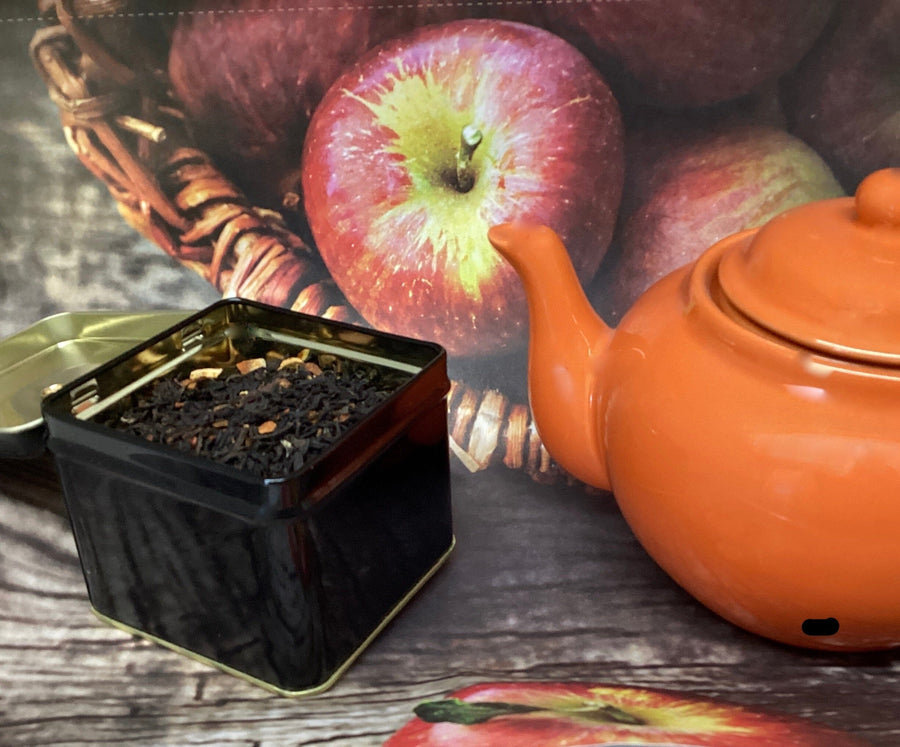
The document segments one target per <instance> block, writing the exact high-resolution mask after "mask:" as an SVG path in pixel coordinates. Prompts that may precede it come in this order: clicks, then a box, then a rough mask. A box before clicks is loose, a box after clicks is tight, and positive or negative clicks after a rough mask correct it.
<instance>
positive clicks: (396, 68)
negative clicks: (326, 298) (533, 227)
mask: <svg viewBox="0 0 900 747" xmlns="http://www.w3.org/2000/svg"><path fill="white" fill-rule="evenodd" d="M622 139H623V137H622V124H621V117H620V113H619V107H618V104H617V103H616V101H615V99H614V98H613V96H612V93H611V92H610V90H609V88H608V87H607V85H606V83H605V82H604V81H603V79H602V78H601V77H600V76H599V75H598V73H597V72H596V71H595V70H594V68H593V66H592V65H591V64H590V63H589V62H588V60H587V59H586V58H585V57H584V56H583V55H581V53H579V52H578V51H577V50H576V49H575V48H574V47H572V46H571V45H569V44H568V43H566V42H564V41H563V40H562V39H560V38H559V37H557V36H554V35H553V34H551V33H549V32H548V31H544V30H543V29H539V28H537V27H534V26H528V25H526V24H520V23H515V22H510V21H500V20H466V21H456V22H450V23H447V24H442V25H437V26H429V27H425V28H421V29H417V30H416V31H414V32H412V33H410V34H408V35H406V36H404V37H400V38H398V39H394V40H391V41H389V42H386V43H385V44H383V45H381V46H379V47H376V48H375V49H373V50H372V51H371V52H370V53H369V54H368V55H367V56H366V57H364V58H363V59H362V60H360V61H359V63H358V64H357V65H355V66H354V67H351V68H350V69H349V70H348V71H347V72H346V73H345V74H344V75H343V76H342V77H341V78H340V79H338V80H337V81H336V82H335V84H334V85H333V86H332V87H331V88H330V89H329V91H328V93H327V94H326V96H325V98H324V99H323V100H322V103H321V104H320V106H319V108H318V109H317V110H316V113H315V114H314V116H313V119H312V122H311V124H310V128H309V131H308V133H307V138H306V143H305V149H304V155H303V168H302V170H303V194H304V200H305V207H306V213H307V217H308V219H309V223H310V227H311V229H312V233H313V237H314V239H315V243H316V246H317V247H318V249H319V252H320V253H321V255H322V258H323V259H324V261H325V263H326V264H327V266H328V269H329V271H330V272H331V275H332V277H333V278H334V280H335V282H336V283H337V284H338V286H339V287H340V289H341V290H342V291H343V293H344V295H345V296H346V297H347V299H348V300H349V301H350V303H351V304H352V305H353V306H354V307H355V308H356V310H357V311H359V312H360V314H362V316H363V317H364V318H365V319H366V321H368V322H369V323H370V324H372V325H374V326H376V327H379V328H380V329H384V330H387V331H391V332H395V333H399V334H404V335H409V336H412V337H421V338H426V339H432V340H436V341H437V342H439V343H441V344H442V345H443V346H444V347H445V348H447V350H448V351H449V352H450V353H451V354H456V355H478V354H485V353H494V352H497V351H502V350H504V349H506V350H513V349H515V348H517V347H520V346H521V344H522V343H524V338H525V334H524V332H525V328H526V320H527V313H526V304H525V297H524V292H523V290H522V287H521V283H520V282H519V280H518V278H517V277H516V275H515V273H514V271H513V270H512V268H511V267H510V266H509V265H507V264H506V262H505V261H504V260H503V259H502V258H501V257H500V256H499V255H498V254H497V253H496V252H495V251H494V250H493V248H492V247H491V245H490V243H489V242H488V240H487V232H488V229H489V228H490V227H491V226H493V225H496V224H498V223H504V222H507V221H514V220H518V221H528V222H536V223H543V224H546V225H549V226H551V227H552V228H553V229H554V230H555V231H556V232H557V233H558V234H559V235H560V236H561V237H562V238H563V240H564V241H565V242H566V246H567V247H568V248H569V251H570V254H571V255H572V261H573V264H574V265H575V268H576V271H577V272H578V273H579V277H580V278H581V280H582V282H586V281H588V280H589V279H590V278H591V277H592V276H593V275H594V274H595V272H596V270H597V268H598V266H599V264H600V260H601V259H602V257H603V254H604V252H605V250H606V248H607V246H608V244H609V242H610V239H611V237H612V230H613V226H614V223H615V219H616V213H617V210H618V205H619V200H620V197H621V189H622V181H623V173H624V158H623V145H622Z"/></svg>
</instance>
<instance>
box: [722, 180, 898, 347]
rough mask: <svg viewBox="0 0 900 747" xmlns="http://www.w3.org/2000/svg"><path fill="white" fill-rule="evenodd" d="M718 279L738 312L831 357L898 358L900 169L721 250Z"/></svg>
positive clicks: (782, 218)
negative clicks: (847, 194)
mask: <svg viewBox="0 0 900 747" xmlns="http://www.w3.org/2000/svg"><path fill="white" fill-rule="evenodd" d="M718 279H719V284H720V286H721V288H722V291H723V292H724V294H725V296H726V297H727V298H728V300H729V301H730V303H731V304H732V305H734V306H735V307H736V308H737V309H738V310H739V311H740V312H741V313H743V314H744V315H745V316H747V317H749V318H750V319H751V320H753V321H754V322H755V323H756V324H758V325H760V326H762V327H764V328H766V329H768V330H769V331H771V332H774V333H775V334H777V335H779V336H781V337H784V338H787V339H790V340H792V341H793V342H795V343H798V344H800V345H803V346H805V347H808V348H812V349H814V350H817V351H820V352H824V353H827V354H829V355H832V356H838V357H841V358H849V359H852V360H857V361H864V362H868V363H880V364H891V365H900V168H892V169H884V170H882V171H876V172H875V173H873V174H870V175H869V176H868V177H866V178H865V179H864V180H863V181H862V183H861V184H860V185H859V187H858V189H857V191H856V196H855V198H854V197H843V198H838V199H831V200H821V201H819V202H811V203H808V204H806V205H801V206H799V207H796V208H793V209H792V210H788V211H786V212H784V213H782V214H781V215H779V216H777V217H775V218H773V219H772V220H771V221H769V222H768V223H767V224H766V225H764V226H763V227H762V228H760V229H759V230H758V231H754V232H748V234H747V235H746V236H745V237H744V238H743V239H742V240H739V241H738V242H737V243H736V244H734V245H733V246H732V247H731V248H730V249H728V250H726V251H725V254H724V255H723V257H722V259H721V262H720V264H719V268H718Z"/></svg>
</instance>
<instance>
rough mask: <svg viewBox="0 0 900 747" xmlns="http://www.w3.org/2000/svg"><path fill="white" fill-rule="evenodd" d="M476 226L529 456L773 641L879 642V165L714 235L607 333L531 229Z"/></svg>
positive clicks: (858, 646)
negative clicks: (504, 268)
mask: <svg viewBox="0 0 900 747" xmlns="http://www.w3.org/2000/svg"><path fill="white" fill-rule="evenodd" d="M488 237H489V240H490V241H491V243H492V244H493V245H494V247H495V248H496V249H497V250H498V251H499V252H500V253H501V254H502V255H503V256H504V257H505V258H506V259H507V260H508V261H509V262H510V263H511V264H512V266H513V268H514V269H515V270H516V271H517V273H518V274H519V276H520V277H521V279H522V282H523V285H524V288H525V292H526V296H527V298H528V307H529V319H530V331H529V334H530V349H529V396H530V401H531V407H532V411H533V415H534V419H535V423H536V426H537V429H538V431H539V433H540V435H541V438H542V439H543V441H544V444H545V446H546V447H547V450H548V451H549V452H550V454H551V455H553V457H554V458H555V459H556V460H557V462H558V463H559V464H560V465H561V466H562V467H563V468H564V469H566V470H567V471H568V472H570V473H571V474H572V475H574V476H575V477H577V478H580V479H581V480H583V481H585V482H587V483H589V484H591V485H595V486H598V487H600V488H604V489H606V490H611V491H612V492H613V494H614V496H615V498H616V500H617V502H618V504H619V506H620V507H621V510H622V513H623V515H624V517H625V519H626V521H627V522H628V524H629V526H630V527H631V529H632V530H633V531H634V533H635V535H636V537H637V538H638V540H639V541H640V542H641V544H642V545H643V546H644V548H645V549H646V550H647V552H648V553H649V554H650V555H651V556H652V557H653V558H654V560H656V562H657V563H658V564H659V565H660V566H661V567H662V568H663V569H664V570H665V571H666V572H667V573H669V575H671V576H672V578H673V579H674V580H675V581H676V582H677V583H678V584H680V585H681V586H682V587H683V588H684V589H685V590H687V591H688V592H689V593H690V594H692V595H693V596H694V597H696V598H697V599H698V600H699V601H700V602H702V603H703V604H705V605H706V606H707V607H709V608H710V609H712V610H713V611H715V612H716V613H718V614H719V615H721V616H722V617H724V618H726V619H727V620H730V621H731V622H732V623H735V624H736V625H739V626H741V627H743V628H745V629H747V630H750V631H752V632H754V633H757V634H759V635H762V636H766V637H768V638H772V639H775V640H777V641H781V642H783V643H788V644H793V645H797V646H805V647H809V648H821V649H840V650H848V651H852V650H856V651H860V650H874V649H886V648H891V647H895V646H900V169H886V170H883V171H878V172H875V173H874V174H871V175H870V176H869V177H868V178H866V179H865V180H864V181H863V182H862V184H861V185H860V186H859V189H858V190H857V193H856V196H855V198H853V197H846V198H839V199H833V200H824V201H820V202H813V203H809V204H806V205H803V206H800V207H797V208H794V209H792V210H789V211H787V212H785V213H782V214H781V215H779V216H777V217H776V218H774V219H773V220H771V221H770V222H769V223H767V224H766V225H765V226H763V227H762V228H759V229H753V230H749V231H744V232H741V233H738V234H735V235H734V236H731V237H728V238H726V239H724V240H722V241H720V242H718V243H717V244H715V245H714V246H712V247H711V248H710V249H708V250H707V251H706V252H705V253H704V254H703V255H702V256H701V257H700V258H699V259H698V260H697V261H696V262H694V263H693V264H691V265H688V266H686V267H683V268H681V269H680V270H677V271H675V272H673V273H672V274H670V275H669V276H667V277H665V278H663V279H662V280H660V281H659V282H657V283H656V284H655V285H654V286H652V287H651V288H650V289H648V290H647V291H646V292H645V293H644V294H643V296H641V298H639V299H638V301H637V302H636V303H635V305H634V306H633V307H632V308H631V309H630V310H629V311H628V313H627V314H626V315H625V316H624V318H623V319H622V321H621V323H620V324H619V325H618V327H617V329H615V330H612V329H610V328H609V327H607V326H606V325H605V324H604V323H603V321H602V320H601V319H600V318H599V316H597V315H596V314H595V312H594V311H593V309H592V308H591V306H590V304H589V302H588V300H587V298H586V297H585V295H584V292H583V291H582V289H581V286H580V284H579V282H578V279H577V277H576V275H575V272H574V270H573V269H572V265H571V263H570V261H569V257H568V254H567V252H566V249H565V247H564V246H563V244H562V243H561V241H560V239H559V238H558V237H557V236H556V234H555V233H553V231H552V230H550V229H549V228H546V227H543V226H529V225H522V224H515V223H507V224H503V225H499V226H495V227H493V228H491V229H490V231H489V234H488Z"/></svg>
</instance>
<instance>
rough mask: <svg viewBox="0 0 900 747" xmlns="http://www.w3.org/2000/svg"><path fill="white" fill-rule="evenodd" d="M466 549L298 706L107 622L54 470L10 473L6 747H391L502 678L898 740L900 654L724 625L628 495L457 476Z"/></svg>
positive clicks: (458, 517)
mask: <svg viewBox="0 0 900 747" xmlns="http://www.w3.org/2000/svg"><path fill="white" fill-rule="evenodd" d="M453 497H454V514H455V531H456V535H457V540H458V544H457V548H456V550H455V551H454V553H453V555H452V556H451V558H450V560H449V561H448V563H447V564H446V565H445V566H444V568H443V569H442V570H441V571H440V572H439V573H438V574H437V575H436V576H435V577H434V578H433V579H432V580H431V582H430V583H429V584H428V585H427V586H426V587H425V588H424V589H423V591H422V592H421V593H420V594H419V595H418V596H417V597H416V598H414V599H413V601H412V602H411V604H410V605H409V606H408V607H406V608H405V609H404V610H403V611H402V612H401V614H400V615H399V616H398V617H397V618H396V619H395V620H394V621H393V622H392V623H391V624H390V626H389V627H388V628H387V629H386V630H385V631H384V632H383V633H382V635H381V636H380V637H379V638H378V639H377V640H376V641H375V643H374V644H373V645H372V646H371V647H370V648H369V649H367V650H366V651H365V652H364V653H363V655H362V656H361V657H360V659H359V660H358V661H357V662H356V663H355V664H354V665H353V666H352V667H351V668H350V669H349V671H348V672H347V673H346V674H345V675H344V676H343V678H341V679H340V680H339V682H338V683H337V685H336V686H335V687H334V688H332V689H331V690H329V691H328V692H326V693H325V694H323V695H320V696H317V697H315V698H312V699H303V700H291V699H284V698H280V697H278V696H275V695H271V694H269V693H267V692H265V691H263V690H261V689H259V688H257V687H255V686H253V685H251V684H249V683H246V682H244V681H242V680H240V679H237V678H235V677H232V676H230V675H227V674H224V673H221V672H219V671H216V670H213V669H210V668H207V667H205V666H203V665H202V664H199V663H197V662H195V661H193V660H190V659H187V658H185V657H182V656H180V655H179V654H176V653H173V652H171V651H169V650H167V649H164V648H161V647H159V646H157V645H155V644H152V643H148V642H146V641H143V640H138V639H134V638H132V637H130V636H128V635H127V634H124V633H122V632H120V631H118V630H115V629H112V628H109V627H106V626H104V625H103V624H101V623H100V622H99V621H97V620H96V618H94V616H93V615H92V614H91V612H90V611H89V606H88V600H87V594H86V591H85V587H84V582H83V579H82V576H81V571H80V568H79V565H78V559H77V555H76V552H75V547H74V542H73V540H72V536H71V533H70V530H69V527H68V524H67V520H66V518H65V515H64V509H63V505H62V499H61V494H60V490H59V486H58V484H57V482H56V478H55V474H54V472H53V468H52V464H51V463H50V461H49V459H46V458H44V459H38V460H35V461H2V462H0V548H2V550H0V552H2V555H0V558H2V559H0V744H3V745H19V744H54V745H57V744H74V745H82V744H83V745H94V744H101V743H104V742H115V743H128V744H147V745H151V744H153V745H183V744H226V745H231V744H246V745H282V744H283V745H312V744H328V745H348V746H349V745H378V744H381V743H382V742H383V741H384V740H385V739H386V738H387V736H388V735H390V734H391V733H392V732H393V731H394V730H396V729H398V728H399V727H400V726H401V725H403V724H404V723H405V722H406V721H407V720H408V719H410V718H411V717H412V708H413V706H414V705H416V704H417V703H418V702H420V701H422V700H424V699H429V698H434V697H440V696H443V695H445V694H447V693H448V692H450V691H452V690H454V689H457V688H459V687H462V686H465V685H469V684H474V683H477V682H483V681H496V680H522V679H528V680H535V679H537V680H580V681H591V682H604V683H615V684H626V685H643V686H653V687H664V688H669V689H674V690H678V691H681V692H683V693H695V694H700V695H708V696H717V697H721V698H725V699H727V700H730V701H732V702H735V703H740V704H745V705H748V706H753V707H759V708H765V709H771V710H776V711H780V712H782V713H786V714H793V715H796V716H800V717H805V718H809V719H812V720H814V721H817V722H819V723H822V724H825V725H829V726H832V727H836V728H841V729H845V730H848V731H850V732H852V733H855V734H857V735H859V736H862V737H865V738H867V739H868V740H870V741H871V742H872V743H873V744H877V745H898V744H900V707H898V700H900V698H898V696H900V655H898V654H897V653H876V654H866V655H861V654H857V655H836V654H828V653H817V652H808V651H802V650H797V649H791V648H787V647H785V646H781V645H779V644H775V643H771V642H768V641H766V640H763V639H760V638H757V637H755V636H753V635H751V634H748V633H745V632H743V631H741V630H739V629H737V628H735V627H733V626H732V625H730V624H729V623H727V622H724V621H722V620H721V619H719V618H717V617H716V616H714V615H713V614H712V613H710V612H708V611H706V610H705V609H704V608H703V607H701V606H700V605H698V604H696V603H695V602H694V601H693V600H692V599H691V598H689V597H688V596H687V595H686V594H684V593H683V592H682V591H681V590H680V589H679V588H678V587H677V586H676V585H675V584H674V583H672V582H671V581H670V580H669V579H668V578H667V577H666V576H665V575H664V574H663V573H662V572H661V571H660V570H659V569H658V568H657V567H656V566H655V565H654V563H653V562H652V561H651V560H650V559H649V558H648V557H647V556H646V555H645V553H644V552H643V550H642V549H641V548H640V546H639V545H638V544H637V542H636V541H635V540H634V538H633V537H632V535H631V533H630V532H629V530H628V528H627V526H626V525H625V523H624V521H623V519H622V517H621V515H620V514H619V512H618V510H617V508H616V506H615V504H614V502H613V501H612V499H611V498H610V496H608V495H605V494H600V495H589V494H587V493H586V492H585V491H584V490H582V489H580V488H552V489H548V488H547V487H546V486H541V485H537V484H535V483H533V482H531V481H530V480H528V479H527V478H525V477H523V476H522V475H520V474H517V473H512V472H508V471H506V470H505V469H503V468H498V469H495V470H489V471H487V472H482V473H479V474H476V475H470V474H468V473H465V472H464V471H462V470H461V469H457V470H455V473H454V477H453Z"/></svg>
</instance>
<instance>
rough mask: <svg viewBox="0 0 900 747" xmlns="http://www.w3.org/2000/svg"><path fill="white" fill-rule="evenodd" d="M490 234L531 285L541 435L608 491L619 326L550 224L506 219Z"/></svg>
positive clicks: (531, 368) (531, 364) (533, 376)
mask: <svg viewBox="0 0 900 747" xmlns="http://www.w3.org/2000/svg"><path fill="white" fill-rule="evenodd" d="M488 240H489V241H490V242H491V244H493V246H494V248H495V249H496V250H497V251H498V252H499V253H500V254H501V255H502V256H503V257H504V258H505V259H506V260H507V261H508V262H509V263H510V264H511V265H512V266H513V269H515V271H516V272H517V273H518V275H519V277H520V279H521V281H522V284H523V286H524V288H525V296H526V298H527V301H528V316H529V349H528V393H529V401H530V404H531V411H532V416H533V417H534V422H535V425H536V426H537V430H538V433H539V434H540V436H541V440H542V441H543V442H544V446H545V447H546V448H547V451H548V452H549V453H550V455H551V456H552V457H553V458H554V459H555V460H556V461H557V463H558V464H559V465H560V466H561V467H562V468H563V469H565V470H566V471H567V472H568V473H569V474H571V475H572V476H574V477H576V478H578V479H579V480H582V481H583V482H586V483H588V484H589V485H594V486H596V487H599V488H601V489H603V490H609V489H610V484H609V475H608V472H607V467H606V462H607V460H606V449H605V446H604V443H605V438H604V435H603V432H602V430H603V425H602V424H603V416H602V413H601V412H600V407H601V401H602V399H603V397H602V389H601V387H600V383H601V382H600V378H601V375H600V369H601V367H602V365H603V361H604V360H605V357H606V352H607V350H608V348H609V343H610V340H611V339H612V335H613V332H612V330H611V329H610V328H609V327H608V326H606V324H604V323H603V320H601V319H600V317H599V316H598V315H597V313H596V312H595V311H594V309H593V308H592V307H591V304H590V302H589V301H588V299H587V296H585V294H584V290H583V289H582V287H581V283H580V281H579V280H578V276H577V275H576V274H575V269H574V268H573V266H572V262H571V260H570V258H569V253H568V252H567V251H566V248H565V246H564V245H563V243H562V241H561V240H560V238H559V236H557V235H556V233H555V232H554V231H553V230H552V229H550V228H547V227H546V226H534V225H525V224H519V223H504V224H501V225H498V226H494V227H492V228H491V229H490V230H489V231H488Z"/></svg>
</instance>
